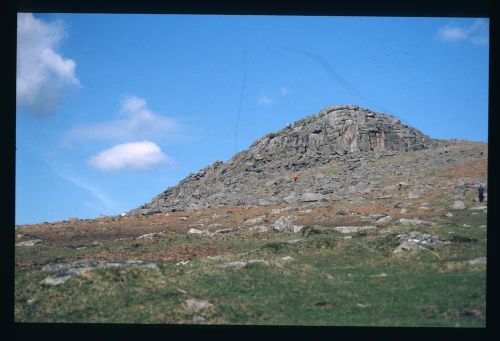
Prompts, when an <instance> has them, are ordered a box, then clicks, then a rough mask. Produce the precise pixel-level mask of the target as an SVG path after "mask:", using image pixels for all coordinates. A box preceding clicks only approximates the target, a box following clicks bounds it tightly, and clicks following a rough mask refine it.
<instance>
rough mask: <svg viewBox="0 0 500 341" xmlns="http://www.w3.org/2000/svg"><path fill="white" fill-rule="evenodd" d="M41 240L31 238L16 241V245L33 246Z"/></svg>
mask: <svg viewBox="0 0 500 341" xmlns="http://www.w3.org/2000/svg"><path fill="white" fill-rule="evenodd" d="M41 243H42V241H41V240H40V239H31V240H26V241H24V242H20V243H17V244H16V245H17V246H35V245H38V244H41Z"/></svg>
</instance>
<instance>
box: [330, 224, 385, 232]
mask: <svg viewBox="0 0 500 341" xmlns="http://www.w3.org/2000/svg"><path fill="white" fill-rule="evenodd" d="M376 228H377V227H376V226H370V225H369V226H338V227H335V231H338V232H341V233H355V232H359V231H366V230H374V229H376Z"/></svg>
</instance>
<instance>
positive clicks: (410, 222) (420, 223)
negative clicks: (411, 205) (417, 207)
mask: <svg viewBox="0 0 500 341" xmlns="http://www.w3.org/2000/svg"><path fill="white" fill-rule="evenodd" d="M399 224H400V225H403V226H427V227H430V226H436V225H437V224H436V223H434V222H432V221H425V220H420V219H418V218H413V219H406V218H401V219H399Z"/></svg>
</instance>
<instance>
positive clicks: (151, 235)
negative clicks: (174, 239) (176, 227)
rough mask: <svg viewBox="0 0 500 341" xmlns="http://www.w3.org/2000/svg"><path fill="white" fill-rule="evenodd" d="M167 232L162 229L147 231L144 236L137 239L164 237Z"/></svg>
mask: <svg viewBox="0 0 500 341" xmlns="http://www.w3.org/2000/svg"><path fill="white" fill-rule="evenodd" d="M165 234H166V232H165V231H161V232H152V233H146V234H143V235H142V236H139V237H137V240H141V239H142V240H153V239H155V238H158V237H163V236H165Z"/></svg>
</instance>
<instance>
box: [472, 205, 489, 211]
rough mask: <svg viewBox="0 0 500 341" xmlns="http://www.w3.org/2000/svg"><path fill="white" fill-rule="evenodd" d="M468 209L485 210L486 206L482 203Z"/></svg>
mask: <svg viewBox="0 0 500 341" xmlns="http://www.w3.org/2000/svg"><path fill="white" fill-rule="evenodd" d="M470 209H471V210H473V211H476V210H486V209H487V207H486V206H484V205H481V206H474V207H471V208H470Z"/></svg>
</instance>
